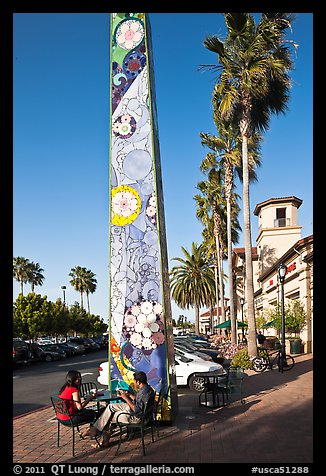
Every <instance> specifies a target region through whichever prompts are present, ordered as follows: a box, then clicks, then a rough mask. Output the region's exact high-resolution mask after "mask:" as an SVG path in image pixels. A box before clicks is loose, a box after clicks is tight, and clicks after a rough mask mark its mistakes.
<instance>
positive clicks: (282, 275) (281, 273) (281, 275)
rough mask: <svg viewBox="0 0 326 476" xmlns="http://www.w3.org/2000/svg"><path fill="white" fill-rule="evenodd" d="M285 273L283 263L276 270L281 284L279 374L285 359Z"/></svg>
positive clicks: (285, 269) (285, 268)
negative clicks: (280, 353)
mask: <svg viewBox="0 0 326 476" xmlns="http://www.w3.org/2000/svg"><path fill="white" fill-rule="evenodd" d="M286 272H287V267H286V266H285V264H284V263H281V264H280V265H279V267H278V269H277V273H278V279H279V281H280V283H281V317H282V329H281V340H282V347H281V352H282V355H281V359H280V368H279V370H280V372H283V365H284V359H285V312H284V280H285V275H286Z"/></svg>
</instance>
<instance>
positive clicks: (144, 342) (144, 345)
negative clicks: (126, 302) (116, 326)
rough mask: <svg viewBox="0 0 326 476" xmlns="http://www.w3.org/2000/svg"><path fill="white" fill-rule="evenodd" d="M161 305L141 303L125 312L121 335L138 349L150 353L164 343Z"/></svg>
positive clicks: (153, 302)
mask: <svg viewBox="0 0 326 476" xmlns="http://www.w3.org/2000/svg"><path fill="white" fill-rule="evenodd" d="M162 310H163V309H162V305H161V304H160V303H158V302H155V301H147V300H144V301H141V302H139V303H137V304H134V305H133V306H131V307H129V308H128V309H127V311H126V312H125V316H124V322H123V334H124V336H125V337H126V339H128V340H129V342H130V343H131V344H132V345H133V346H134V347H137V348H138V349H144V350H148V351H151V350H153V349H156V347H158V346H159V345H161V344H163V343H164V333H163V329H164V324H163V314H162Z"/></svg>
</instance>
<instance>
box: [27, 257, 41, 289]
mask: <svg viewBox="0 0 326 476" xmlns="http://www.w3.org/2000/svg"><path fill="white" fill-rule="evenodd" d="M43 271H44V269H42V268H41V267H40V265H39V263H34V262H33V261H32V262H31V263H29V265H28V270H27V274H28V282H29V283H30V285H31V290H32V293H33V292H34V287H35V286H42V284H43V281H44V276H43V274H42V273H43Z"/></svg>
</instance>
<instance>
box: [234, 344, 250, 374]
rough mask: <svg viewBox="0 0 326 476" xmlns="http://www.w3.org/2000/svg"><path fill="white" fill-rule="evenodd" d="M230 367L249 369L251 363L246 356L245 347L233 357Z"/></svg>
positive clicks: (246, 350)
mask: <svg viewBox="0 0 326 476" xmlns="http://www.w3.org/2000/svg"><path fill="white" fill-rule="evenodd" d="M231 365H232V367H236V366H239V367H242V368H244V369H251V361H250V359H249V355H248V349H247V347H245V348H243V349H240V350H239V351H238V352H237V353H236V354H235V355H234V357H233V359H232V362H231Z"/></svg>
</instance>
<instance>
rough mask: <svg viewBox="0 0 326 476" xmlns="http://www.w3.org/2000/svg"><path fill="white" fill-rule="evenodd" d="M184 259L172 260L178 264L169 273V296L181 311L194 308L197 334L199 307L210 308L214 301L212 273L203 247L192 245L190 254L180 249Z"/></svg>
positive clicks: (197, 331) (184, 249)
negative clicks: (170, 295) (178, 263)
mask: <svg viewBox="0 0 326 476" xmlns="http://www.w3.org/2000/svg"><path fill="white" fill-rule="evenodd" d="M181 249H182V252H183V254H184V255H185V259H183V258H173V260H175V261H178V262H180V263H181V264H180V265H179V266H174V267H173V268H172V270H171V272H170V286H171V294H172V298H173V299H174V301H175V302H176V303H177V305H178V306H179V307H181V309H189V307H195V314H196V320H195V332H196V334H199V311H200V307H201V306H206V307H210V306H212V305H214V304H215V299H214V287H215V283H214V271H213V268H212V266H211V264H209V263H207V261H206V259H205V255H204V252H203V247H202V246H201V245H200V246H198V244H197V243H192V247H191V253H189V252H188V251H187V250H186V248H184V247H181Z"/></svg>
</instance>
